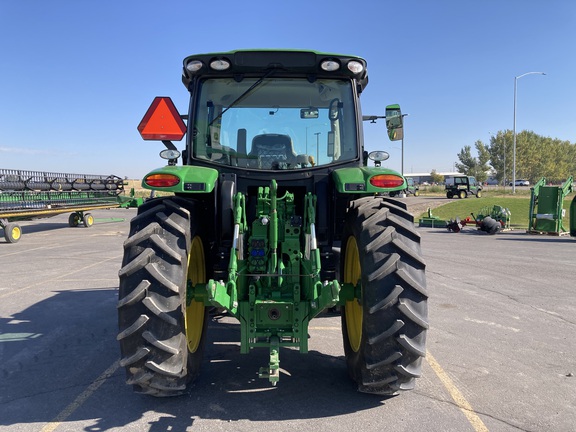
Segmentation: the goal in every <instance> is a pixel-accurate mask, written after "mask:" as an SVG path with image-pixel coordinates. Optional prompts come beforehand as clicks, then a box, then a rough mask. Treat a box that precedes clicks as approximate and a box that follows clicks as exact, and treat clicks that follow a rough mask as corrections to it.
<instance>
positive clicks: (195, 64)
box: [186, 60, 204, 73]
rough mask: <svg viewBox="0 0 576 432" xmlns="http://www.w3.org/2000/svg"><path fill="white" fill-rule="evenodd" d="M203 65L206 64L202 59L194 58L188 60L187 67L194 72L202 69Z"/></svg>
mask: <svg viewBox="0 0 576 432" xmlns="http://www.w3.org/2000/svg"><path fill="white" fill-rule="evenodd" d="M202 66H204V63H202V62H201V61H200V60H192V61H189V62H188V64H187V65H186V69H187V70H188V71H189V72H192V73H194V72H198V71H199V70H200V69H202Z"/></svg>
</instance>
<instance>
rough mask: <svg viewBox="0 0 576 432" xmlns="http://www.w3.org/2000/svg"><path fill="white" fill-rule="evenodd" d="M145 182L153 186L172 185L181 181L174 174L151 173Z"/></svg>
mask: <svg viewBox="0 0 576 432" xmlns="http://www.w3.org/2000/svg"><path fill="white" fill-rule="evenodd" d="M144 182H145V183H146V184H147V185H148V186H152V187H171V186H176V185H177V184H178V183H180V179H179V178H178V177H177V176H175V175H174V174H150V175H149V176H147V177H146V178H145V179H144Z"/></svg>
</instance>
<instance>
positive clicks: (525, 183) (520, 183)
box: [508, 180, 530, 186]
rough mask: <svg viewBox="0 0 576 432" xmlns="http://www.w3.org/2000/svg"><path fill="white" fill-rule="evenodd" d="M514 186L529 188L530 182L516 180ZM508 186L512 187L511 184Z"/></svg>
mask: <svg viewBox="0 0 576 432" xmlns="http://www.w3.org/2000/svg"><path fill="white" fill-rule="evenodd" d="M514 185H516V186H530V182H529V181H528V180H516V181H515V182H514ZM508 186H512V182H510V183H508Z"/></svg>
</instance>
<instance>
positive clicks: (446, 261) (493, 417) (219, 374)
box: [0, 209, 576, 432]
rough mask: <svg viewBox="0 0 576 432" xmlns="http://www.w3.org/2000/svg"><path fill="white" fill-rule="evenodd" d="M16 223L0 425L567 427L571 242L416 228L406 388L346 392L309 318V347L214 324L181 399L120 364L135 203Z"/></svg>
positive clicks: (332, 350) (333, 327) (572, 400)
mask: <svg viewBox="0 0 576 432" xmlns="http://www.w3.org/2000/svg"><path fill="white" fill-rule="evenodd" d="M93 214H94V216H95V218H96V220H95V224H94V225H93V226H92V227H91V228H83V227H76V228H71V227H69V226H68V220H67V218H68V216H67V215H60V216H56V217H54V218H51V219H45V220H40V221H33V222H24V223H22V227H23V236H22V238H21V240H20V242H18V243H14V244H9V243H6V242H4V240H3V238H0V259H1V263H2V265H1V266H0V431H15V430H18V431H24V432H29V431H42V432H48V431H104V430H105V431H109V430H111V431H120V430H122V431H143V430H146V431H256V432H258V431H267V432H268V431H270V430H275V431H293V430H298V431H331V432H333V431H350V430H359V431H360V430H361V431H416V430H422V431H432V432H434V431H439V432H440V431H442V432H445V431H455V432H462V431H546V432H550V431H557V432H567V431H573V430H574V429H575V425H576V376H575V375H576V341H575V338H574V335H575V334H576V331H575V330H576V294H575V290H576V283H575V280H576V239H574V238H570V237H552V236H534V235H529V234H526V233H525V232H523V231H521V230H517V231H512V232H507V233H499V234H496V235H492V236H490V235H486V234H482V233H479V232H478V231H476V230H475V229H473V228H469V227H466V228H464V230H462V232H460V233H458V234H456V233H450V232H448V231H446V230H443V229H432V228H419V230H418V231H419V232H420V233H421V235H422V248H423V251H424V255H425V259H426V262H427V283H428V289H429V291H430V293H431V297H430V300H429V308H430V317H429V318H430V330H429V332H428V344H427V348H428V353H427V357H426V361H425V362H424V366H423V376H422V377H421V378H419V379H418V380H417V385H416V389H415V390H413V391H409V392H405V393H401V394H400V395H398V396H394V397H388V398H383V397H379V396H374V395H366V394H361V393H358V392H356V390H355V387H354V385H353V384H352V383H351V381H350V380H349V378H348V376H347V373H346V364H345V360H344V353H343V348H342V336H341V330H340V318H339V317H338V316H335V315H330V314H326V315H322V316H321V317H319V318H317V319H315V320H313V321H312V322H311V328H310V342H309V345H310V353H309V354H300V353H298V352H296V351H293V350H289V349H285V350H283V351H282V354H281V357H280V359H281V364H280V366H281V368H282V375H281V379H280V382H279V383H278V385H277V386H276V387H271V386H270V385H269V383H268V381H267V380H262V379H259V378H257V371H258V368H259V367H260V366H262V365H264V364H266V362H267V357H268V353H267V351H266V350H261V351H259V350H255V351H254V352H252V353H250V354H246V355H245V354H240V353H239V325H238V324H237V323H236V322H235V321H234V320H232V319H230V318H228V317H214V319H213V320H212V321H211V322H210V325H209V329H208V330H209V344H208V346H207V350H206V353H205V358H204V362H203V365H202V371H201V375H200V377H199V378H198V380H197V381H196V382H195V384H194V385H193V386H192V387H191V388H190V390H189V392H188V393H187V394H186V395H184V396H182V397H179V398H171V399H155V398H152V397H147V396H142V395H138V394H134V393H133V392H132V390H131V388H130V387H129V386H127V385H126V384H125V382H124V381H125V377H124V371H123V369H122V368H120V367H119V364H118V359H119V347H118V343H117V342H116V333H117V312H116V302H117V295H118V294H117V287H118V277H117V274H118V270H119V268H120V264H121V260H122V244H123V241H124V240H125V239H126V237H127V235H128V228H129V220H130V219H131V217H133V216H134V215H135V210H134V209H112V210H100V211H94V212H93Z"/></svg>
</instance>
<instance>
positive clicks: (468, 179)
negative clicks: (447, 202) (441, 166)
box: [445, 176, 482, 199]
mask: <svg viewBox="0 0 576 432" xmlns="http://www.w3.org/2000/svg"><path fill="white" fill-rule="evenodd" d="M445 184H446V186H445V189H446V198H454V197H458V198H462V199H464V198H468V195H476V198H480V197H481V196H482V185H481V184H480V183H478V182H477V181H476V178H475V177H473V176H454V177H447V178H446V181H445Z"/></svg>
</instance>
